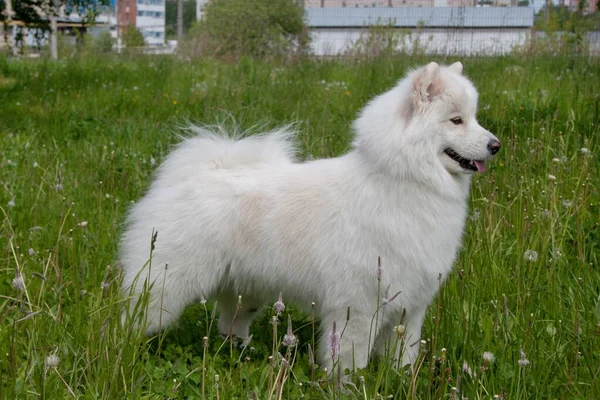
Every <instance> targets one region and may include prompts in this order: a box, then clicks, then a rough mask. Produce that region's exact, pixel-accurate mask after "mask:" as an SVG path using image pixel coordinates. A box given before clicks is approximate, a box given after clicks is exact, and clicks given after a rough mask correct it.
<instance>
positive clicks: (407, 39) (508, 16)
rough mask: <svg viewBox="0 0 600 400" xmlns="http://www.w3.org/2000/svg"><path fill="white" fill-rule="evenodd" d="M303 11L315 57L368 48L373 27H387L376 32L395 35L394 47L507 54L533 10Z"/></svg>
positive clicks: (520, 40)
mask: <svg viewBox="0 0 600 400" xmlns="http://www.w3.org/2000/svg"><path fill="white" fill-rule="evenodd" d="M436 1H437V0H436ZM306 15H307V23H308V26H309V28H310V30H311V36H312V42H311V46H312V50H313V52H314V53H315V54H316V55H321V56H334V55H343V54H347V53H349V52H351V51H352V50H353V49H356V46H357V44H358V45H360V44H361V43H363V44H364V43H368V45H369V46H372V45H373V40H371V41H369V40H368V39H367V38H366V36H365V35H369V34H372V35H373V34H376V33H375V31H374V30H373V29H371V30H370V29H369V28H373V27H377V26H379V27H387V28H391V29H386V30H385V31H384V33H383V32H381V30H379V32H380V34H384V35H388V36H387V40H389V39H390V37H389V35H390V34H392V35H395V36H394V39H393V46H394V47H395V48H396V49H397V50H405V51H407V52H410V51H415V50H418V51H420V52H423V53H425V54H441V55H450V54H452V55H465V56H468V55H500V54H507V53H509V52H511V51H512V50H513V49H514V48H515V47H516V46H520V45H523V44H525V43H526V41H527V40H528V39H529V37H530V35H531V28H532V27H533V16H534V13H533V8H530V7H485V8H484V7H397V8H394V7H368V8H365V7H329V8H328V7H324V8H321V7H311V8H307V9H306ZM370 32H371V33H370ZM371 39H373V38H371ZM388 43H389V42H388Z"/></svg>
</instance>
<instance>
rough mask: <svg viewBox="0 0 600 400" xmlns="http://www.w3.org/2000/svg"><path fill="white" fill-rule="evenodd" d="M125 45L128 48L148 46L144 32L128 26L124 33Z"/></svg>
mask: <svg viewBox="0 0 600 400" xmlns="http://www.w3.org/2000/svg"><path fill="white" fill-rule="evenodd" d="M123 44H124V45H125V47H127V48H135V47H142V46H144V45H145V44H146V42H145V40H144V35H143V34H142V32H141V31H140V30H139V29H138V28H136V27H135V26H133V25H129V26H127V28H125V30H124V32H123Z"/></svg>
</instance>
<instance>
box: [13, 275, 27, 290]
mask: <svg viewBox="0 0 600 400" xmlns="http://www.w3.org/2000/svg"><path fill="white" fill-rule="evenodd" d="M12 285H13V288H15V290H18V291H19V292H22V291H23V290H25V281H24V280H23V277H22V276H21V274H17V276H15V277H14V279H13V280H12Z"/></svg>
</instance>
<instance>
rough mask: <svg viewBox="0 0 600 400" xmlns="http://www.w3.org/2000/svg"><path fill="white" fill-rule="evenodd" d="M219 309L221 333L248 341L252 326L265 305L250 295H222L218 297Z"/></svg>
mask: <svg viewBox="0 0 600 400" xmlns="http://www.w3.org/2000/svg"><path fill="white" fill-rule="evenodd" d="M217 301H218V308H219V333H220V334H221V335H222V336H224V337H229V336H230V335H231V336H233V337H234V338H240V339H243V340H244V341H247V340H248V338H249V337H250V325H251V324H252V320H254V317H255V316H256V315H257V314H258V312H259V311H260V309H261V308H262V306H263V303H262V302H261V301H260V300H258V299H256V298H254V297H253V296H250V295H244V296H241V299H240V296H236V295H234V294H233V293H221V294H220V295H219V296H218V297H217Z"/></svg>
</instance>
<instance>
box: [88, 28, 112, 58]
mask: <svg viewBox="0 0 600 400" xmlns="http://www.w3.org/2000/svg"><path fill="white" fill-rule="evenodd" d="M93 43H94V50H96V51H97V52H98V53H99V54H106V53H110V52H111V51H112V48H113V45H114V43H115V40H114V39H113V37H112V36H111V34H110V32H109V31H104V32H101V33H100V34H99V35H98V36H96V37H95V38H94V40H93Z"/></svg>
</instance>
